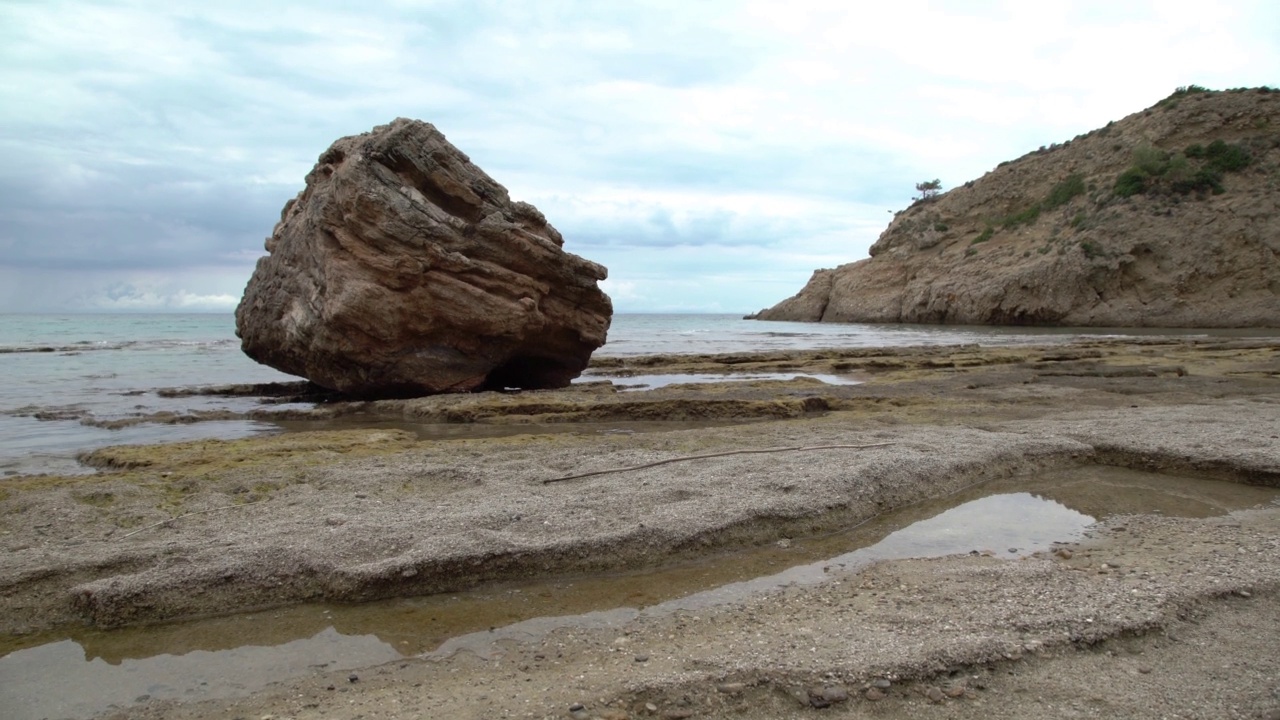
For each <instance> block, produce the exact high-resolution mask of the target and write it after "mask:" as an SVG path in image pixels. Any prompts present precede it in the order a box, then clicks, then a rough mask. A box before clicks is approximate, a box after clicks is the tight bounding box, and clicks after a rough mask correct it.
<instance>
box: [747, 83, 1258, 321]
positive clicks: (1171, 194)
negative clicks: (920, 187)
mask: <svg viewBox="0 0 1280 720" xmlns="http://www.w3.org/2000/svg"><path fill="white" fill-rule="evenodd" d="M870 254H871V257H870V258H869V259H866V260H861V261H858V262H855V263H851V264H848V265H842V266H840V267H837V268H835V269H825V270H818V271H817V272H815V273H814V275H813V278H812V279H811V280H810V281H809V283H808V285H806V286H805V287H804V289H802V290H801V291H800V293H799V294H797V295H796V296H794V297H792V298H789V299H787V300H784V301H783V302H781V303H779V304H778V305H776V306H774V307H772V308H769V309H767V310H763V311H761V312H760V313H759V314H758V315H756V317H757V318H758V319H761V320H798V321H827V322H886V323H899V322H903V323H953V324H996V325H1061V326H1149V327H1205V328H1211V327H1277V326H1280V91H1268V90H1267V89H1266V88H1260V89H1253V90H1238V91H1228V92H1207V91H1201V89H1200V88H1194V87H1193V88H1191V89H1189V90H1180V91H1179V92H1177V93H1174V94H1173V95H1172V96H1170V97H1169V98H1166V99H1165V100H1163V101H1161V102H1160V103H1159V104H1157V105H1156V106H1154V107H1152V108H1150V109H1148V110H1145V111H1142V112H1140V113H1136V114H1134V115H1131V116H1129V117H1127V118H1124V119H1123V120H1120V121H1118V122H1114V123H1110V124H1108V125H1107V127H1105V128H1100V129H1098V130H1095V131H1093V132H1090V133H1088V134H1086V135H1082V136H1078V137H1076V138H1075V139H1073V140H1071V141H1068V142H1065V143H1063V144H1062V145H1055V146H1052V147H1049V148H1041V149H1040V150H1038V151H1035V152H1032V153H1029V154H1028V155H1026V156H1024V157H1022V158H1019V159H1018V160H1015V161H1012V162H1008V163H1002V164H1001V166H1000V167H998V168H996V169H995V170H993V171H991V172H989V173H987V174H986V175H984V176H983V177H982V178H980V179H978V180H975V181H972V182H968V183H965V184H964V186H962V187H957V188H955V189H953V190H951V191H949V192H947V193H945V194H943V195H941V196H938V197H936V198H933V199H930V200H918V201H917V202H916V203H915V204H913V205H912V206H911V207H909V208H908V209H906V210H904V211H902V212H899V213H897V214H896V216H895V217H894V219H893V221H892V222H891V223H890V224H889V227H888V228H887V229H886V230H885V231H884V233H882V234H881V235H880V238H879V240H878V241H877V242H876V243H875V244H874V245H873V246H872V247H871V251H870Z"/></svg>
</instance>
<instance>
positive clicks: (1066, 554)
mask: <svg viewBox="0 0 1280 720" xmlns="http://www.w3.org/2000/svg"><path fill="white" fill-rule="evenodd" d="M1073 554H1074V553H1072V552H1071V551H1070V550H1068V549H1067V548H1058V549H1057V550H1056V551H1054V555H1057V556H1058V557H1060V558H1062V559H1063V560H1070V559H1071V556H1072V555H1073Z"/></svg>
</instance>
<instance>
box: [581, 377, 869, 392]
mask: <svg viewBox="0 0 1280 720" xmlns="http://www.w3.org/2000/svg"><path fill="white" fill-rule="evenodd" d="M796 378H812V379H814V380H817V381H818V382H820V383H824V384H826V385H860V384H861V383H862V381H861V380H854V379H853V378H848V377H842V376H840V375H823V374H814V373H739V374H733V375H715V374H710V373H708V374H700V373H681V374H672V375H626V376H617V375H591V374H587V375H583V376H582V377H581V378H579V381H581V382H599V381H600V380H608V381H609V382H611V383H613V384H614V386H616V387H617V388H618V389H619V390H653V389H654V388H660V387H667V386H669V385H695V384H700V383H720V382H755V381H759V380H780V381H787V380H795V379H796Z"/></svg>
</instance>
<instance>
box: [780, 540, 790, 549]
mask: <svg viewBox="0 0 1280 720" xmlns="http://www.w3.org/2000/svg"><path fill="white" fill-rule="evenodd" d="M778 547H780V548H782V549H783V550H786V549H787V548H789V547H791V539H790V538H782V539H781V540H779V541H778Z"/></svg>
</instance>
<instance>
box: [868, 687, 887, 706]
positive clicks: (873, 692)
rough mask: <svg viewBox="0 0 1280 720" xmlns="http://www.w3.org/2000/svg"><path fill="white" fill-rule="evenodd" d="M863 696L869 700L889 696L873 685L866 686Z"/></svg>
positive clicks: (872, 700)
mask: <svg viewBox="0 0 1280 720" xmlns="http://www.w3.org/2000/svg"><path fill="white" fill-rule="evenodd" d="M864 697H866V698H867V699H868V700H870V701H871V702H876V701H877V700H883V699H885V698H887V697H889V695H888V694H887V693H885V691H883V690H881V689H880V688H877V687H873V688H867V692H866V693H865V695H864Z"/></svg>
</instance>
